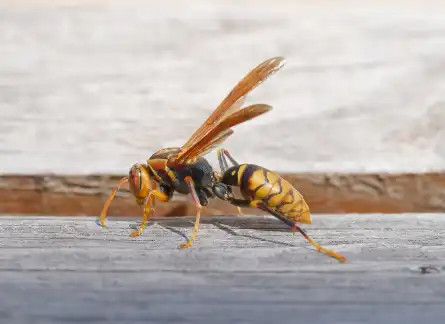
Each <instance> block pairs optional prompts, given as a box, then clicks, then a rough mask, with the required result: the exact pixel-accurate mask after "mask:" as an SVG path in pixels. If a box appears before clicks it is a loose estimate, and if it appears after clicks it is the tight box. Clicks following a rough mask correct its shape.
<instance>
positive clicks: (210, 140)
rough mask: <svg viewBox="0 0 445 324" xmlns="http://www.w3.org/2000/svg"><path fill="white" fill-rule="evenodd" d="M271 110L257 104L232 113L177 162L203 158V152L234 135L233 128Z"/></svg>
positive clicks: (182, 154)
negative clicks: (228, 132)
mask: <svg viewBox="0 0 445 324" xmlns="http://www.w3.org/2000/svg"><path fill="white" fill-rule="evenodd" d="M271 109H272V107H271V106H269V105H265V104H256V105H251V106H248V107H245V108H243V109H241V110H238V111H236V112H234V113H232V114H231V115H229V116H227V117H226V118H224V119H223V120H222V121H220V122H219V123H218V124H217V125H216V126H215V127H213V128H212V129H211V130H210V131H209V132H208V133H207V134H205V135H204V136H203V137H202V138H201V140H200V141H198V142H195V143H194V144H193V145H192V146H190V147H189V149H188V150H187V151H186V152H182V153H181V156H180V157H178V158H177V160H176V161H177V162H179V163H184V162H187V161H188V160H191V159H194V158H196V157H199V156H202V155H203V152H204V153H205V154H207V153H208V152H209V151H210V149H211V148H214V147H216V146H217V145H219V144H221V143H222V142H223V141H224V140H225V139H227V137H228V136H229V135H231V134H232V133H233V130H231V127H233V126H235V125H238V124H241V123H244V122H246V121H247V120H250V119H252V118H255V117H258V116H260V115H262V114H264V113H265V112H268V111H269V110H271ZM227 131H231V132H230V134H228V135H226V132H227ZM225 135H226V136H225Z"/></svg>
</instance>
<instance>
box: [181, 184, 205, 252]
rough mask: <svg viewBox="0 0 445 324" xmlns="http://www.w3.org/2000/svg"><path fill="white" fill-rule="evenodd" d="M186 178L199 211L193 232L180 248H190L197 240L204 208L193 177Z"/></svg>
mask: <svg viewBox="0 0 445 324" xmlns="http://www.w3.org/2000/svg"><path fill="white" fill-rule="evenodd" d="M184 180H185V182H186V183H187V185H188V187H189V189H190V194H191V195H192V199H193V202H194V203H195V206H196V208H197V209H198V211H197V213H196V218H195V226H194V227H193V233H192V235H191V236H190V238H189V240H188V242H187V243H182V244H181V245H180V246H179V248H181V249H184V248H188V247H191V246H192V243H193V241H194V240H195V238H196V235H197V234H198V228H199V220H200V218H201V209H202V206H201V203H200V202H199V198H198V195H197V193H196V190H195V185H194V182H193V179H192V178H190V177H185V179H184Z"/></svg>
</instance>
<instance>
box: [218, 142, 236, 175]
mask: <svg viewBox="0 0 445 324" xmlns="http://www.w3.org/2000/svg"><path fill="white" fill-rule="evenodd" d="M217 154H218V161H219V167H220V168H221V172H222V173H224V172H225V171H226V170H227V169H228V168H229V164H228V163H227V160H226V157H227V158H228V159H229V160H230V162H231V163H232V164H233V165H239V163H238V162H236V161H235V159H234V158H233V157H232V155H230V153H229V151H227V150H226V149H224V148H220V149H218V150H217Z"/></svg>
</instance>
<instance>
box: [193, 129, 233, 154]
mask: <svg viewBox="0 0 445 324" xmlns="http://www.w3.org/2000/svg"><path fill="white" fill-rule="evenodd" d="M232 134H233V130H232V129H226V130H225V131H223V132H221V133H220V134H219V135H218V136H217V137H214V138H213V139H212V140H211V141H210V142H209V143H208V144H207V145H205V146H203V147H201V149H199V150H197V151H196V152H195V153H194V154H193V156H194V158H196V157H201V156H204V155H206V154H207V153H209V152H210V151H212V150H214V149H215V148H217V147H218V146H219V145H220V144H221V143H222V142H224V141H225V140H226V139H227V138H228V137H229V136H230V135H232ZM191 160H193V158H191V159H187V160H186V162H189V161H191Z"/></svg>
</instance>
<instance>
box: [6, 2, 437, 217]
mask: <svg viewBox="0 0 445 324" xmlns="http://www.w3.org/2000/svg"><path fill="white" fill-rule="evenodd" d="M0 4H1V6H0V51H1V60H0V172H1V174H2V176H1V179H0V194H1V197H2V198H0V213H29V214H63V215H64V214H69V215H71V214H72V215H85V214H91V215H97V214H99V213H100V208H101V205H102V204H103V202H104V201H105V198H106V195H107V194H108V193H109V191H110V190H111V188H112V186H113V185H115V184H116V182H117V179H119V177H120V176H121V175H125V174H126V173H127V172H128V169H129V168H130V167H131V165H132V164H133V163H135V162H144V161H145V160H146V159H147V158H148V157H149V156H150V155H151V154H152V153H153V152H155V151H156V150H158V149H160V148H163V147H168V146H180V145H182V144H183V143H184V142H185V141H186V140H187V139H188V136H190V135H191V133H192V132H193V131H194V130H195V129H196V128H197V127H198V126H199V125H200V124H201V123H202V122H203V121H204V119H205V118H206V117H207V116H208V115H209V114H210V113H211V112H212V110H213V109H214V108H215V107H216V106H217V105H218V104H219V103H220V101H221V100H222V99H223V98H224V97H225V96H226V95H227V93H228V92H229V91H230V90H231V89H232V87H233V86H234V85H235V84H236V83H237V82H238V81H239V80H240V79H241V78H242V77H243V76H244V75H245V74H246V73H247V72H249V71H250V70H251V69H252V68H254V67H255V66H256V65H257V64H259V63H261V62H262V61H264V60H265V59H268V58H270V57H274V56H284V57H285V58H286V60H287V63H286V65H285V66H284V67H283V69H282V70H280V71H279V72H278V73H277V74H275V75H273V76H272V77H271V78H270V79H269V80H267V81H266V82H265V83H264V84H262V85H260V86H259V87H258V88H257V89H255V90H254V91H253V92H252V93H251V94H250V95H249V97H248V99H247V101H246V104H251V103H259V102H262V103H267V104H270V105H272V106H273V107H274V109H273V110H272V111H271V112H269V113H268V114H267V115H264V116H261V117H259V118H258V119H256V120H253V121H250V122H248V123H246V124H243V125H240V126H238V127H236V129H235V135H233V136H232V137H231V138H230V139H229V140H228V141H227V142H226V143H225V144H224V147H226V148H227V149H229V151H230V152H231V153H232V155H233V156H234V157H235V158H236V159H237V160H239V161H241V162H250V163H255V164H259V165H261V166H264V167H266V168H269V169H272V170H275V171H278V172H280V173H282V174H285V175H286V176H287V177H289V179H292V181H293V183H294V184H295V185H296V186H297V188H300V189H301V191H302V193H303V195H305V196H306V197H307V199H308V201H309V202H310V206H313V209H314V210H315V211H322V212H326V211H327V212H337V211H338V212H344V211H364V212H367V211H368V212H369V211H383V212H385V211H392V212H393V211H411V210H416V211H422V210H443V208H444V206H445V203H444V201H445V196H444V195H445V194H444V193H443V189H442V184H443V183H445V182H444V177H443V175H442V173H441V172H442V171H443V169H444V165H445V126H444V125H445V6H444V5H442V4H441V2H440V1H392V2H391V3H390V4H388V3H387V2H385V1H373V2H372V4H371V3H368V2H364V1H361V2H358V1H340V0H335V1H303V0H299V1H293V2H291V1H284V0H276V1H274V3H273V5H271V3H270V2H269V1H222V0H214V1H187V2H182V1H162V2H161V1H159V2H157V1H136V0H127V1H105V0H90V1H87V0H83V1H64V2H61V1H59V2H57V1H55V0H54V1H51V0H46V1H31V0H28V1H26V0H21V1H0ZM208 158H209V160H210V161H211V162H212V163H213V164H214V166H217V163H216V153H212V154H209V156H208ZM407 174H408V175H407ZM339 197H340V198H339ZM121 198H122V199H120V200H119V199H117V202H116V205H115V206H114V207H112V208H114V209H111V210H110V211H111V212H112V213H114V214H119V215H127V214H128V215H130V214H134V213H136V212H138V211H139V209H137V208H138V207H137V206H135V203H134V200H133V199H132V198H130V197H129V196H128V192H127V193H125V192H124V193H123V194H121ZM178 199H179V202H178V204H179V205H174V204H173V205H169V206H176V207H177V208H179V209H174V210H172V209H168V208H170V207H168V208H167V207H161V211H160V213H161V214H168V215H181V214H187V213H189V209H188V208H189V207H184V206H188V205H187V204H186V203H185V202H184V201H185V200H187V199H186V198H184V199H185V200H184V199H182V197H179V198H178ZM181 199H182V202H181ZM335 199H337V200H338V199H340V200H341V202H340V203H338V204H337V205H336V202H335ZM354 199H355V200H354ZM385 199H386V200H385ZM385 204H386V205H385ZM334 205H335V206H336V207H334ZM178 206H179V207H178ZM181 206H182V207H181ZM329 206H330V207H329ZM162 208H166V209H165V210H164V209H162ZM172 208H173V207H172ZM215 208H216V209H215V211H214V212H227V211H226V210H225V209H221V208H222V207H221V208H220V209H218V208H219V207H218V208H217V207H215ZM191 212H193V210H191ZM209 213H210V212H209Z"/></svg>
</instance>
